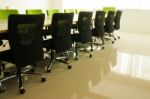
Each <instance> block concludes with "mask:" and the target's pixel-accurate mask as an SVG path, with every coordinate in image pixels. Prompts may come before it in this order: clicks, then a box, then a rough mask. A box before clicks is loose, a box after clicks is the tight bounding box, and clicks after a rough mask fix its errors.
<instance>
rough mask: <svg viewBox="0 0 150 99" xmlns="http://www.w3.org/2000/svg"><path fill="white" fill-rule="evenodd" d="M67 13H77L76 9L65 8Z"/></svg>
mask: <svg viewBox="0 0 150 99" xmlns="http://www.w3.org/2000/svg"><path fill="white" fill-rule="evenodd" d="M64 12H65V13H76V10H75V9H64Z"/></svg>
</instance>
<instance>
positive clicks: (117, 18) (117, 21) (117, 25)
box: [114, 10, 122, 30]
mask: <svg viewBox="0 0 150 99" xmlns="http://www.w3.org/2000/svg"><path fill="white" fill-rule="evenodd" d="M121 15H122V11H121V10H117V12H116V15H115V19H114V28H115V30H118V29H120V19H121Z"/></svg>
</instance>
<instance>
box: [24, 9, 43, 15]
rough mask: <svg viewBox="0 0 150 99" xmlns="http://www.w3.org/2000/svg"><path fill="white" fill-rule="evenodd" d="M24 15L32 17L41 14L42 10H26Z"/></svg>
mask: <svg viewBox="0 0 150 99" xmlns="http://www.w3.org/2000/svg"><path fill="white" fill-rule="evenodd" d="M26 14H30V15H34V14H43V11H42V9H27V10H26Z"/></svg>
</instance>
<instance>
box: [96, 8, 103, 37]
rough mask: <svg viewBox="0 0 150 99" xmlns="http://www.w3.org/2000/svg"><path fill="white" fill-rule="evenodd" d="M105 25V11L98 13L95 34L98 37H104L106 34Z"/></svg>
mask: <svg viewBox="0 0 150 99" xmlns="http://www.w3.org/2000/svg"><path fill="white" fill-rule="evenodd" d="M104 23H105V11H96V15H95V21H94V26H95V28H94V32H95V33H94V34H95V36H97V37H102V36H104V34H105V30H104Z"/></svg>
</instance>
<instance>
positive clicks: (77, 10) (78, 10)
mask: <svg viewBox="0 0 150 99" xmlns="http://www.w3.org/2000/svg"><path fill="white" fill-rule="evenodd" d="M80 11H84V10H83V9H76V13H77V14H79V12H80Z"/></svg>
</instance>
